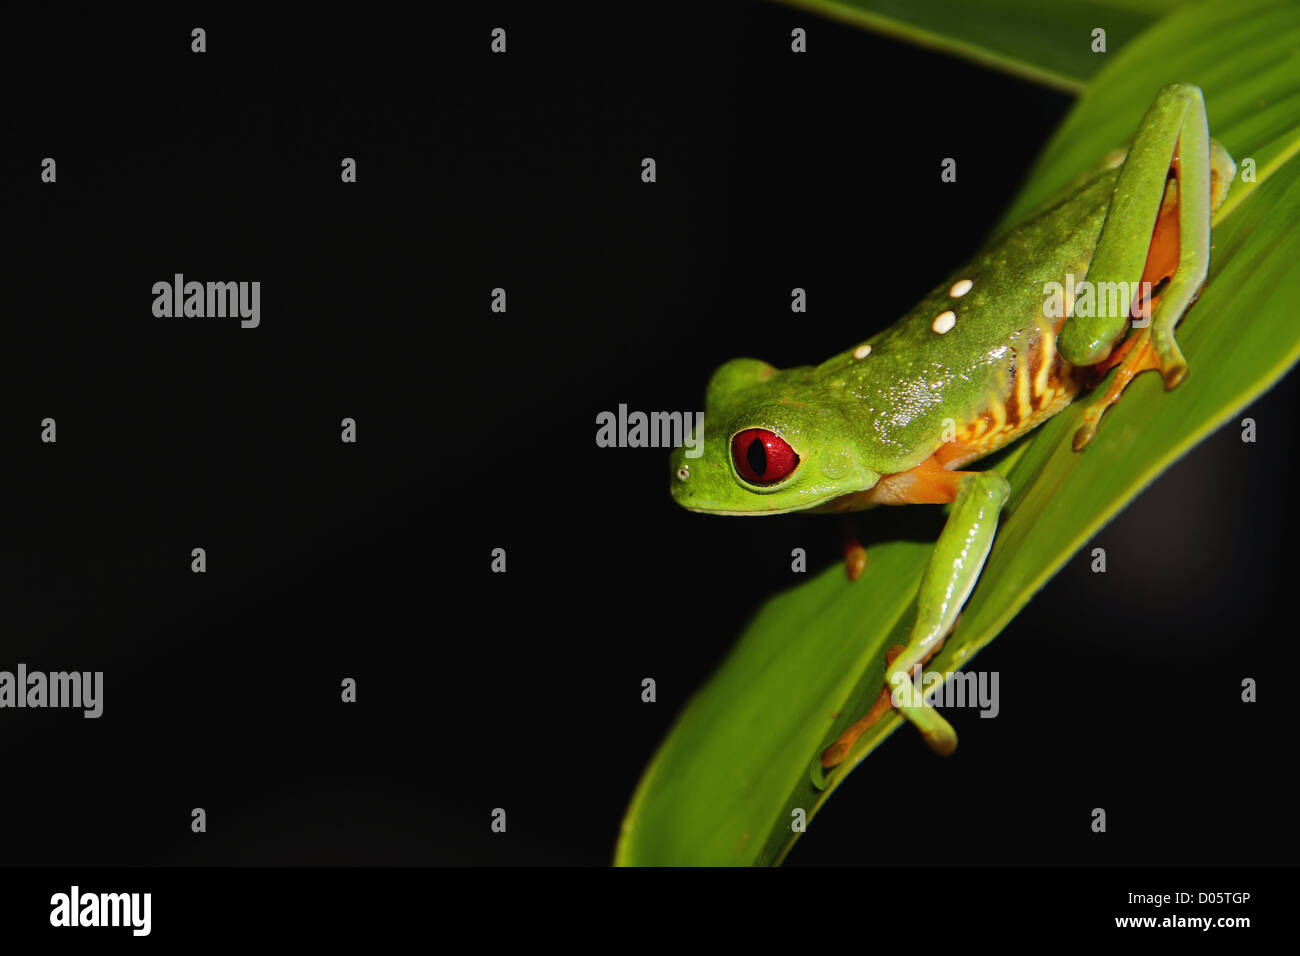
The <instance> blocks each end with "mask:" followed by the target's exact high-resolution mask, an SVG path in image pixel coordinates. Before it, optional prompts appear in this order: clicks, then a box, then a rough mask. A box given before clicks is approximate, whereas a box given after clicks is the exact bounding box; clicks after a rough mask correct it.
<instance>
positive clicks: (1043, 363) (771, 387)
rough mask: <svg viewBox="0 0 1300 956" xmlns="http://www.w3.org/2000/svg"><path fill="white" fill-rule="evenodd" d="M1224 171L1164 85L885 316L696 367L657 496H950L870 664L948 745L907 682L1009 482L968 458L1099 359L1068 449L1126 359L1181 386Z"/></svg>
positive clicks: (703, 504) (941, 629)
mask: <svg viewBox="0 0 1300 956" xmlns="http://www.w3.org/2000/svg"><path fill="white" fill-rule="evenodd" d="M1235 175H1236V164H1235V163H1234V162H1233V159H1232V157H1231V156H1230V155H1228V151H1227V150H1226V149H1224V148H1223V147H1222V146H1221V145H1220V144H1219V143H1217V142H1215V141H1214V140H1211V139H1210V135H1209V128H1208V123H1207V120H1206V114H1205V102H1204V99H1203V98H1202V95H1201V91H1200V89H1198V88H1197V87H1195V86H1190V85H1186V84H1175V85H1173V86H1168V87H1165V88H1164V89H1162V90H1161V91H1160V92H1159V94H1158V95H1157V96H1156V99H1155V102H1154V103H1153V104H1152V105H1151V107H1150V108H1149V109H1148V110H1147V112H1146V115H1145V116H1144V117H1143V119H1142V122H1141V125H1140V126H1139V127H1138V130H1137V133H1136V135H1135V136H1134V138H1133V141H1132V144H1131V145H1130V147H1129V149H1128V151H1127V153H1126V154H1124V153H1120V154H1117V155H1116V156H1115V157H1114V159H1112V160H1111V161H1109V162H1107V163H1105V164H1104V165H1103V166H1102V167H1101V168H1100V169H1099V170H1097V171H1094V172H1093V173H1091V174H1089V175H1087V176H1086V177H1084V178H1083V179H1082V181H1081V182H1079V183H1077V184H1076V185H1075V186H1073V187H1072V188H1070V189H1068V190H1067V191H1066V192H1064V193H1063V194H1061V195H1059V196H1057V197H1056V198H1055V199H1053V200H1052V201H1051V202H1049V203H1047V204H1046V205H1045V206H1044V207H1041V208H1040V210H1039V211H1038V212H1036V213H1035V214H1033V215H1032V216H1031V217H1030V218H1029V219H1027V220H1026V221H1025V222H1023V223H1022V224H1021V225H1019V226H1017V227H1016V228H1014V229H1012V230H1011V231H1010V232H1008V233H1006V234H1005V235H1004V236H1003V237H1002V238H1001V239H1000V240H998V241H996V242H994V243H993V244H992V245H990V246H989V247H988V248H987V249H985V250H984V251H983V252H981V253H980V254H979V255H977V256H976V257H975V258H974V259H972V260H971V261H970V262H968V263H967V264H965V265H963V266H962V267H961V268H960V269H958V270H957V271H956V272H954V273H953V274H952V275H950V276H948V277H947V278H946V279H944V281H943V282H942V283H941V284H940V285H939V286H938V287H937V288H936V289H935V290H934V291H933V292H931V293H930V294H929V295H927V296H926V297H925V298H924V299H922V300H921V302H920V303H919V304H918V305H917V306H916V308H914V309H913V310H912V311H911V312H909V313H908V314H907V315H905V316H903V317H902V318H901V319H899V320H898V321H897V322H895V323H894V324H893V325H892V326H890V327H889V328H887V329H885V330H884V331H882V332H879V333H877V334H876V335H874V336H872V337H871V338H869V339H866V340H865V341H862V342H859V343H857V344H855V345H854V346H853V347H852V348H850V349H848V350H847V351H845V352H841V353H840V354H839V355H836V356H835V357H833V358H831V359H829V360H827V361H825V362H823V363H822V364H821V365H818V366H815V367H813V366H802V367H799V368H789V369H782V370H778V369H776V368H774V367H773V366H771V365H769V364H767V363H766V362H761V361H758V360H757V359H749V358H741V359H734V360H732V361H730V362H727V363H726V364H725V365H723V366H722V367H720V368H719V369H718V370H717V371H716V372H714V374H713V376H712V378H711V379H710V380H709V383H708V387H707V390H706V395H705V412H704V419H703V422H704V431H705V435H704V440H703V449H702V451H699V450H698V449H697V452H698V453H699V457H697V458H688V457H686V455H685V449H684V448H678V449H676V450H675V451H674V453H673V456H672V472H673V474H672V477H671V479H670V482H671V489H672V496H673V499H674V500H675V501H676V502H677V503H678V504H680V505H682V506H683V507H685V508H688V509H690V510H691V511H700V512H705V513H708V514H721V515H773V514H783V513H788V512H792V511H814V512H831V513H843V512H854V511H860V510H863V509H866V508H871V507H874V506H876V505H902V504H937V503H948V502H951V503H952V505H953V507H952V509H951V512H950V514H949V517H948V519H947V523H946V524H945V526H944V529H943V531H942V532H941V534H940V536H939V539H938V542H937V543H936V545H935V548H934V551H933V554H932V555H931V557H930V559H929V563H928V565H927V567H926V569H925V572H924V573H923V575H922V577H921V583H920V591H919V593H918V597H917V616H916V621H915V623H914V626H913V627H912V630H911V634H910V636H909V639H908V643H907V645H906V646H905V647H904V648H903V649H902V650H901V652H897V653H896V654H893V655H891V659H890V662H889V665H888V668H887V673H886V681H887V684H886V691H888V688H891V687H892V688H894V689H895V691H894V694H893V696H892V702H893V704H894V705H896V706H898V708H899V710H900V712H901V713H902V715H903V716H904V717H906V718H907V719H908V720H909V721H911V722H912V723H913V724H914V725H915V726H916V727H917V728H918V729H919V730H920V732H921V733H922V735H923V736H924V738H925V740H926V741H927V743H929V744H930V746H931V747H932V748H933V749H934V750H935V751H937V752H939V753H950V752H951V751H952V750H953V748H954V747H955V746H956V744H957V737H956V734H955V732H954V731H953V729H952V726H951V725H950V724H949V723H948V722H947V721H946V720H945V719H944V718H943V717H942V716H941V715H940V714H939V713H938V711H936V710H935V709H934V708H933V707H932V706H930V705H929V704H928V702H927V701H925V700H924V699H922V697H921V695H920V694H918V693H917V692H916V690H915V687H914V685H913V683H912V681H911V680H910V679H909V677H910V675H911V674H912V672H913V669H914V668H916V667H918V666H919V665H921V664H923V663H924V661H925V660H926V659H927V658H928V657H929V656H930V655H932V654H933V653H934V652H935V651H937V650H938V649H939V646H940V645H941V644H942V642H943V640H944V638H945V637H946V635H947V634H948V632H949V631H950V629H951V628H952V627H953V625H954V622H955V621H956V619H957V616H958V613H959V612H960V610H961V608H962V605H963V604H964V603H965V601H966V599H967V598H968V597H969V596H970V593H971V591H972V589H973V588H974V586H975V582H976V580H977V578H978V577H979V574H980V571H981V569H982V568H983V566H984V561H985V558H986V557H987V556H988V553H989V548H990V546H991V545H992V542H993V536H994V533H995V531H996V529H997V523H998V516H999V513H1000V511H1001V509H1002V507H1003V505H1004V504H1005V503H1006V501H1007V498H1008V496H1009V493H1010V488H1009V486H1008V484H1007V481H1006V479H1005V478H1003V477H1002V476H1001V475H1000V474H998V473H996V472H991V471H968V470H966V467H967V466H968V465H970V464H971V463H972V462H974V461H976V460H978V459H980V458H983V457H985V456H987V455H989V454H991V453H992V452H994V451H996V450H997V449H999V448H1001V447H1003V446H1004V445H1006V444H1007V443H1009V442H1011V441H1014V440H1015V439H1016V438H1018V437H1020V436H1021V435H1023V434H1024V433H1025V432H1027V431H1029V430H1030V429H1032V428H1034V427H1036V426H1038V425H1040V424H1042V423H1043V422H1044V421H1046V420H1047V419H1049V418H1051V417H1052V416H1053V415H1055V414H1056V413H1057V412H1059V411H1061V410H1062V409H1063V408H1065V407H1066V405H1068V404H1069V403H1070V402H1071V400H1073V398H1074V397H1075V395H1076V394H1077V393H1078V392H1079V391H1080V390H1081V389H1083V388H1085V387H1094V386H1097V385H1098V384H1100V382H1101V380H1102V376H1104V375H1106V374H1107V373H1108V372H1110V371H1111V370H1112V369H1114V375H1113V377H1112V378H1111V380H1110V384H1109V385H1108V386H1107V388H1106V389H1105V391H1104V392H1102V393H1101V394H1099V395H1098V396H1097V397H1095V398H1093V400H1092V401H1091V403H1090V404H1089V405H1088V407H1087V409H1086V410H1085V412H1084V416H1083V420H1082V421H1083V423H1082V425H1081V427H1080V428H1079V429H1078V431H1077V432H1076V433H1075V436H1074V448H1075V450H1076V451H1080V450H1082V449H1083V447H1084V446H1085V445H1087V444H1088V442H1089V441H1091V440H1092V437H1093V435H1094V434H1095V432H1096V429H1097V423H1098V421H1099V420H1100V419H1101V416H1102V414H1103V413H1104V412H1105V411H1106V409H1107V408H1109V407H1110V406H1111V405H1112V404H1114V403H1115V401H1117V400H1118V399H1119V397H1120V394H1121V393H1122V392H1123V391H1124V389H1125V387H1127V385H1128V383H1129V382H1130V381H1132V379H1133V377H1134V376H1135V375H1137V374H1138V373H1140V372H1143V371H1145V370H1147V369H1158V370H1159V371H1160V373H1161V375H1162V376H1163V377H1164V382H1165V387H1166V388H1174V387H1175V386H1176V385H1178V384H1179V382H1181V381H1182V379H1183V377H1184V375H1185V374H1186V371H1187V364H1186V362H1185V361H1184V359H1183V355H1182V352H1181V351H1180V350H1179V348H1178V344H1177V343H1176V342H1175V341H1174V327H1175V326H1176V325H1177V324H1178V321H1179V320H1180V319H1181V318H1182V316H1183V314H1184V313H1185V312H1186V311H1187V309H1188V307H1189V306H1190V305H1191V304H1192V302H1193V301H1194V300H1195V298H1196V296H1197V295H1198V294H1199V292H1200V290H1201V287H1202V286H1203V284H1204V283H1205V279H1206V275H1207V271H1208V267H1209V259H1210V217H1211V215H1212V213H1213V212H1214V210H1215V209H1217V208H1218V207H1219V205H1220V204H1221V203H1222V202H1223V200H1224V198H1225V197H1226V196H1227V193H1228V189H1229V187H1230V185H1231V183H1232V180H1233V177H1234V176H1235ZM1119 283H1123V285H1118V284H1119ZM1060 289H1065V290H1066V295H1065V301H1064V303H1063V304H1062V301H1061V296H1060V295H1059V294H1057V290H1060ZM1116 289H1118V290H1119V294H1115V290H1116ZM1049 290H1050V291H1049ZM1080 290H1082V291H1080ZM1129 290H1132V292H1131V294H1130V292H1129ZM1117 366H1118V367H1117ZM697 441H698V438H697ZM845 557H846V568H847V571H848V574H849V577H850V578H851V579H855V580H856V578H857V576H858V575H860V574H861V573H862V570H863V564H864V562H865V557H866V554H865V551H864V550H863V549H862V547H861V546H860V545H858V544H857V542H856V540H855V539H853V538H849V539H848V542H847V543H846V546H845ZM890 700H891V698H890V697H889V696H887V694H886V695H882V700H881V701H880V702H879V703H878V705H877V707H875V708H873V710H872V713H871V714H868V715H867V717H865V718H863V720H861V721H859V722H858V723H857V724H855V725H854V726H853V727H852V728H850V729H849V731H847V732H846V733H845V735H844V736H843V737H841V738H840V739H839V740H838V741H836V742H835V743H834V744H832V745H831V746H830V747H829V748H827V750H826V751H825V752H824V753H823V754H822V757H821V764H822V766H824V767H832V766H835V765H836V764H838V763H839V762H841V761H842V760H843V759H844V758H845V757H846V756H847V755H848V753H849V750H850V748H851V747H852V745H853V743H854V741H856V740H857V738H858V737H859V736H860V735H861V734H862V732H863V731H865V730H866V728H867V726H869V725H870V723H871V722H873V721H874V720H875V719H878V718H879V716H880V715H881V714H882V713H884V712H885V711H887V710H888V708H889V701H890Z"/></svg>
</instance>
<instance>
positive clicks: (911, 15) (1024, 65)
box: [785, 0, 1187, 93]
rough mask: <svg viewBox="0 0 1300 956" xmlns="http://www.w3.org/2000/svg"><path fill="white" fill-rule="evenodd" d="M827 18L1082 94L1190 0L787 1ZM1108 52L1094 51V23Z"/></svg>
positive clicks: (1068, 91)
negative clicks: (1117, 57) (1149, 31)
mask: <svg viewBox="0 0 1300 956" xmlns="http://www.w3.org/2000/svg"><path fill="white" fill-rule="evenodd" d="M785 2H787V3H788V4H789V5H791V6H795V7H801V8H803V9H806V10H809V11H811V12H813V13H817V14H820V15H821V16H825V17H829V18H831V19H834V20H842V21H844V22H846V23H852V24H854V25H856V26H861V27H865V28H866V29H868V30H873V31H875V32H877V33H882V34H885V35H886V36H892V37H897V38H898V39H900V40H906V41H908V42H909V43H912V44H915V45H916V46H923V47H929V48H931V49H935V50H940V51H942V52H944V53H951V54H953V55H954V56H959V57H962V58H964V59H967V60H973V61H974V62H976V63H981V64H983V65H984V66H988V67H991V68H992V69H995V70H1003V71H1005V72H1007V73H1012V74H1014V75H1016V76H1020V77H1023V78H1024V79H1027V80H1031V81H1033V82H1035V83H1040V84H1042V85H1044V86H1050V87H1054V88H1056V89H1059V90H1063V91H1065V92H1067V93H1081V92H1083V90H1084V88H1085V87H1086V86H1087V82H1088V80H1089V79H1091V78H1092V76H1093V75H1094V74H1096V73H1097V72H1098V71H1099V70H1100V69H1101V68H1102V67H1103V66H1104V65H1105V64H1106V63H1108V62H1109V61H1110V58H1111V57H1112V56H1113V55H1114V54H1115V53H1117V52H1118V51H1119V50H1120V49H1121V48H1122V47H1123V46H1124V45H1125V44H1127V43H1128V42H1129V41H1130V40H1131V39H1133V38H1134V37H1135V36H1137V35H1138V34H1139V33H1140V32H1142V31H1143V30H1144V29H1146V28H1147V27H1148V26H1150V25H1151V24H1152V23H1154V22H1155V21H1156V20H1157V19H1159V18H1160V17H1161V16H1162V15H1163V14H1165V13H1167V12H1169V11H1170V10H1173V9H1174V8H1175V7H1178V6H1181V5H1182V4H1184V3H1186V2H1187V0H1052V2H1050V3H1044V2H1043V0H983V2H980V3H973V2H971V0H785ZM1098 28H1100V29H1103V30H1105V31H1106V51H1107V52H1106V53H1094V52H1093V51H1092V46H1093V33H1092V31H1093V30H1095V29H1098Z"/></svg>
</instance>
